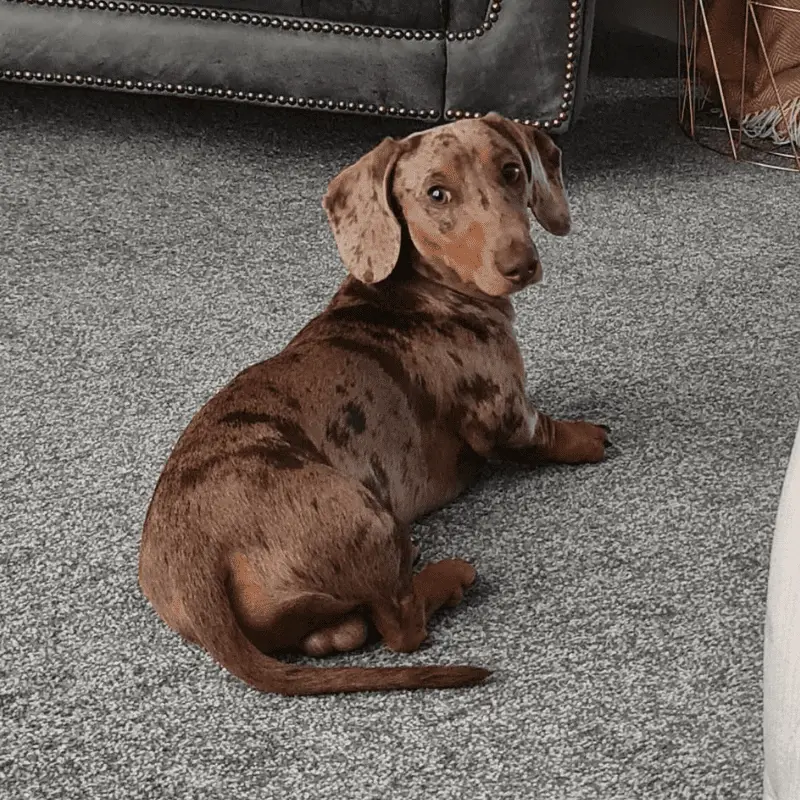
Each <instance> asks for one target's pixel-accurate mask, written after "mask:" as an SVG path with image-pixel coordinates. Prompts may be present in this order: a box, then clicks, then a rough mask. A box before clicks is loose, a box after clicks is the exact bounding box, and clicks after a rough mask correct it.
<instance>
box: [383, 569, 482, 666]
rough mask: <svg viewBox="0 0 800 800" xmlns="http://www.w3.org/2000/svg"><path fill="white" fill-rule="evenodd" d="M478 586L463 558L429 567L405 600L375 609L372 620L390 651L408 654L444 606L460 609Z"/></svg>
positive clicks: (423, 639) (420, 640)
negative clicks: (470, 589) (471, 588)
mask: <svg viewBox="0 0 800 800" xmlns="http://www.w3.org/2000/svg"><path fill="white" fill-rule="evenodd" d="M474 582H475V568H474V567H473V566H472V565H471V564H468V563H467V562H466V561H462V560H461V559H460V558H451V559H446V560H444V561H437V562H435V563H433V564H428V565H427V566H426V567H425V568H424V569H423V570H422V571H421V572H420V573H419V574H418V575H415V576H414V578H413V580H412V583H411V590H410V591H409V593H408V594H406V595H405V596H404V597H401V598H399V599H394V600H392V601H389V602H386V601H379V602H376V603H374V604H373V606H372V620H373V622H374V623H375V627H376V628H377V629H378V632H379V633H380V635H381V636H382V637H383V640H384V643H385V644H386V646H387V647H388V648H389V649H390V650H395V651H397V652H404V653H409V652H411V651H413V650H416V649H417V648H418V647H419V646H420V645H421V644H422V642H423V641H425V639H426V638H427V636H428V630H427V622H428V620H429V619H430V618H431V616H433V614H434V613H435V612H436V611H438V610H439V609H440V608H441V607H442V606H449V607H453V606H456V605H458V604H459V603H460V602H461V600H462V598H463V597H464V590H465V589H466V588H467V587H468V586H471V585H472V584H473V583H474Z"/></svg>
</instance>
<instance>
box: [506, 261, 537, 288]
mask: <svg viewBox="0 0 800 800" xmlns="http://www.w3.org/2000/svg"><path fill="white" fill-rule="evenodd" d="M538 269H539V260H538V259H537V258H534V257H533V256H527V257H526V258H523V259H517V260H515V261H511V262H509V263H508V264H504V265H503V266H502V267H501V269H500V272H501V273H502V275H503V277H504V278H506V279H507V280H509V281H511V283H514V284H524V283H527V282H528V281H529V280H530V279H531V278H533V277H534V276H535V275H536V273H537V271H538Z"/></svg>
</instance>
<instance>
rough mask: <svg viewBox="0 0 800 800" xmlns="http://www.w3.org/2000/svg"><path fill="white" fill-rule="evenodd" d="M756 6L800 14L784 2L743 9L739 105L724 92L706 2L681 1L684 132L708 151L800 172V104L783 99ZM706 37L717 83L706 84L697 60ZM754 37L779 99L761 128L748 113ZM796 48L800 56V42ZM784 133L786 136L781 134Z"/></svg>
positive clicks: (751, 0) (751, 2) (755, 1)
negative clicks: (799, 122)
mask: <svg viewBox="0 0 800 800" xmlns="http://www.w3.org/2000/svg"><path fill="white" fill-rule="evenodd" d="M757 8H766V9H771V10H772V11H775V12H778V13H780V14H783V13H786V14H800V8H789V7H787V6H785V5H781V4H780V3H779V2H776V3H771V2H760V1H759V0H746V2H745V5H744V8H743V13H744V15H745V18H744V36H743V42H742V55H741V65H742V66H741V76H742V79H741V92H740V94H739V96H740V102H739V103H738V104H737V105H733V104H732V101H731V98H729V97H726V93H725V90H724V84H723V80H722V77H721V75H720V69H719V65H718V57H717V49H715V42H714V32H713V31H712V30H711V29H710V26H709V21H708V14H707V10H706V2H705V0H679V6H678V83H679V87H678V119H679V122H680V125H681V127H682V128H683V130H684V132H685V133H686V134H687V135H688V136H689V137H690V138H691V139H693V140H694V141H696V142H697V143H698V144H700V145H702V146H703V147H707V148H709V149H711V150H714V151H715V152H717V153H721V154H723V155H727V156H730V157H731V158H733V159H734V160H736V161H744V162H748V163H751V164H755V165H757V166H762V167H768V168H770V169H777V170H784V171H787V172H798V173H800V147H798V143H797V142H796V141H795V137H796V136H797V132H796V131H795V126H797V123H796V122H793V120H794V116H793V115H797V118H798V119H800V100H796V101H794V102H793V103H789V102H788V101H787V100H786V99H785V98H784V97H782V94H781V91H780V88H779V86H778V82H777V81H776V79H775V71H774V69H773V61H772V59H771V58H770V53H769V52H768V47H767V44H766V42H765V37H764V35H763V32H762V28H761V25H760V24H759V19H758V15H757V13H756V9H757ZM701 37H705V43H707V47H708V52H709V55H710V60H711V63H712V64H713V70H714V80H713V81H709V79H708V76H706V81H705V82H704V81H703V80H702V79H701V78H700V77H699V75H698V61H697V59H698V51H699V48H700V43H701ZM749 37H756V39H755V40H754V41H757V48H756V51H755V52H756V54H757V56H758V57H759V58H760V60H761V62H762V63H763V65H764V67H765V68H766V70H767V74H768V76H769V83H770V84H771V87H772V93H773V94H774V98H775V110H774V111H773V112H770V113H769V114H768V115H766V116H765V115H764V114H761V115H760V117H759V120H756V124H753V122H754V120H753V117H752V115H751V116H750V117H748V116H747V115H746V114H745V111H744V102H745V87H746V86H747V79H748V75H751V76H752V74H753V73H752V70H753V69H754V68H755V66H756V65H755V64H754V63H753V59H752V53H750V55H751V57H750V58H748V55H749V52H748V46H749V44H748V39H749ZM752 49H753V48H751V50H752ZM797 50H798V52H800V41H799V42H798V45H797ZM795 105H796V106H797V107H796V108H795V107H794V106H795ZM764 119H768V120H769V123H770V124H769V125H765V124H763V120H764ZM779 131H782V132H783V134H781V133H778V132H779ZM793 131H794V133H793Z"/></svg>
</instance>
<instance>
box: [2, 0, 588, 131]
mask: <svg viewBox="0 0 800 800" xmlns="http://www.w3.org/2000/svg"><path fill="white" fill-rule="evenodd" d="M6 2H10V3H26V4H28V5H39V6H45V5H47V6H57V7H59V8H77V9H89V10H95V9H97V10H100V11H113V12H118V13H123V14H124V13H129V14H137V13H138V14H151V15H158V16H164V17H166V16H170V17H180V18H189V19H201V20H211V21H213V22H231V23H234V24H242V25H260V26H263V27H272V28H280V29H283V30H295V31H299V30H302V31H306V32H311V33H323V34H331V33H332V34H334V35H344V36H365V37H375V38H381V37H385V38H387V39H391V38H395V39H407V40H409V41H410V40H416V41H432V40H442V39H445V38H446V39H447V40H448V41H450V42H463V41H472V40H474V39H475V37H481V36H483V35H484V34H485V33H486V32H487V31H490V30H491V29H492V27H493V26H494V23H495V22H497V20H498V18H499V16H500V12H501V10H502V0H493V2H492V3H491V5H490V6H489V8H488V12H487V15H486V19H485V20H484V22H483V23H482V25H480V26H478V27H476V28H472V29H470V30H466V31H448V32H447V33H445V32H444V31H431V30H411V29H404V28H379V27H370V26H368V25H346V24H339V23H329V22H312V21H309V20H297V19H294V20H293V19H286V18H282V17H272V16H266V15H263V14H251V13H247V12H227V11H215V10H209V9H206V8H196V7H194V6H167V5H153V4H146V3H141V2H135V0H6ZM570 9H571V11H570V14H569V19H570V23H569V30H568V34H567V39H568V41H567V66H566V71H565V76H564V77H565V83H564V92H563V93H562V95H561V97H562V99H563V101H564V102H562V103H561V112H560V113H559V114H558V116H557V117H556V118H555V119H552V120H544V121H540V120H531V119H515V122H522V123H523V124H525V125H532V126H533V127H534V128H539V127H543V128H545V129H549V128H551V127H558V126H560V125H561V124H562V122H564V121H565V120H566V119H567V117H568V116H569V115H568V113H567V112H568V110H569V108H570V107H571V105H572V102H573V100H574V97H573V90H574V83H573V79H574V67H575V47H576V41H577V38H578V28H579V27H580V12H581V0H570ZM0 75H2V76H3V77H4V78H5V79H6V80H14V81H20V80H24V81H31V80H33V81H36V82H40V83H62V82H66V83H77V84H78V85H83V84H84V83H85V84H86V85H89V86H100V87H108V88H118V89H127V90H129V91H144V92H156V93H162V92H167V93H170V94H175V93H177V94H188V95H204V96H206V97H216V98H224V99H229V100H241V101H244V102H255V103H266V104H268V105H298V106H303V107H308V108H322V109H328V110H335V109H338V110H349V111H359V112H362V113H364V112H366V113H370V114H378V115H381V116H399V117H418V118H421V119H437V118H438V117H439V112H438V111H436V110H434V109H430V110H417V109H406V108H402V107H400V106H397V107H395V106H388V107H387V106H383V105H380V106H376V105H375V104H374V103H370V104H368V105H366V104H364V103H357V102H354V101H344V100H339V101H334V100H317V99H315V98H310V97H294V96H292V95H287V96H284V95H279V96H278V97H277V98H276V97H275V96H274V95H271V94H268V95H264V94H262V93H254V92H243V91H234V90H233V89H215V88H212V87H202V86H192V85H191V84H187V85H185V86H183V85H180V84H178V85H176V86H173V85H172V84H161V83H155V84H154V83H152V82H150V81H148V82H147V83H143V82H142V81H136V82H134V81H130V80H128V81H125V80H120V79H118V80H113V79H111V78H93V77H92V76H86V77H83V76H80V75H78V76H72V75H66V76H62V75H60V74H58V73H57V74H56V75H55V76H52V75H51V73H47V74H46V75H42V73H40V72H37V73H35V74H32V73H30V72H20V71H19V70H16V71H13V70H4V71H2V72H0ZM444 116H445V118H446V119H448V120H454V119H470V118H472V119H477V118H478V117H480V116H482V114H481V112H479V111H468V110H464V109H453V108H449V109H447V110H446V111H445V114H444Z"/></svg>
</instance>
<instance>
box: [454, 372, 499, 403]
mask: <svg viewBox="0 0 800 800" xmlns="http://www.w3.org/2000/svg"><path fill="white" fill-rule="evenodd" d="M499 392H500V387H499V386H498V384H496V383H495V382H494V381H491V380H489V379H488V378H487V377H485V376H483V375H473V376H472V377H470V378H464V377H462V378H459V379H458V381H457V382H456V394H457V395H458V396H459V397H460V396H461V395H466V396H467V397H469V398H471V399H472V400H474V401H475V402H476V403H485V402H486V401H487V400H491V399H493V398H495V397H497V395H498V393H499Z"/></svg>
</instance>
